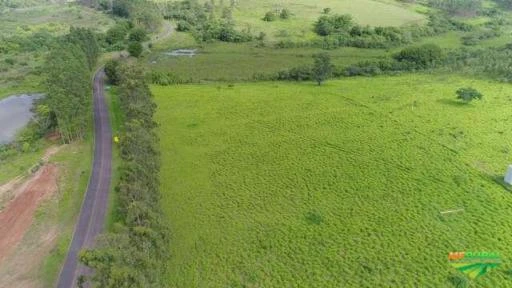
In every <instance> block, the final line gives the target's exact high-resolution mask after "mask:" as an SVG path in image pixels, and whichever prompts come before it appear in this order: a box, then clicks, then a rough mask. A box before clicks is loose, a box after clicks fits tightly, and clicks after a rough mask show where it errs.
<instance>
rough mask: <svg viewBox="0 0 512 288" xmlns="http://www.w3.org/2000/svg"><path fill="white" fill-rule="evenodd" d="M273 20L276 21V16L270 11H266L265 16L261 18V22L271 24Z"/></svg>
mask: <svg viewBox="0 0 512 288" xmlns="http://www.w3.org/2000/svg"><path fill="white" fill-rule="evenodd" d="M274 20H276V14H274V12H272V11H268V12H267V13H265V16H263V21H267V22H272V21H274Z"/></svg>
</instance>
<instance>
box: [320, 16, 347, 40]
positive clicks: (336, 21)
mask: <svg viewBox="0 0 512 288" xmlns="http://www.w3.org/2000/svg"><path fill="white" fill-rule="evenodd" d="M352 25H353V23H352V16H350V15H349V14H344V15H322V16H320V18H318V20H317V21H316V22H315V32H316V33H317V34H318V35H320V36H328V35H331V34H333V33H339V32H346V31H348V30H349V29H350V27H351V26H352Z"/></svg>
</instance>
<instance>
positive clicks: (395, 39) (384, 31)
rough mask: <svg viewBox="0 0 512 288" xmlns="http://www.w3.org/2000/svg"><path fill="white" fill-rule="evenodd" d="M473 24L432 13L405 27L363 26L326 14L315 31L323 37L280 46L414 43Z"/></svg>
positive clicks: (343, 17) (360, 45)
mask: <svg viewBox="0 0 512 288" xmlns="http://www.w3.org/2000/svg"><path fill="white" fill-rule="evenodd" d="M472 29H473V26H471V25H469V24H466V23H463V22H459V21H456V20H453V19H449V17H446V16H444V15H439V14H431V15H429V22H428V24H427V25H408V26H404V27H380V26H378V27H370V26H361V25H358V24H356V23H354V22H353V21H352V17H351V16H350V15H337V14H334V15H331V14H327V15H322V16H320V18H319V19H318V20H317V21H316V22H315V25H314V30H315V32H316V33H317V34H318V35H319V36H322V37H321V38H320V39H314V40H311V41H299V42H294V41H290V40H282V41H279V42H277V44H276V47H277V48H301V47H318V48H323V49H336V48H338V47H358V48H381V49H385V48H392V47H397V46H401V45H405V44H410V43H413V42H414V41H417V40H418V39H420V38H422V37H428V36H434V35H437V34H441V33H444V32H447V31H450V30H459V31H471V30H472Z"/></svg>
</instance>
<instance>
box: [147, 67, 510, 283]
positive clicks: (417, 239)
mask: <svg viewBox="0 0 512 288" xmlns="http://www.w3.org/2000/svg"><path fill="white" fill-rule="evenodd" d="M468 85H470V86H473V87H475V88H477V89H478V90H480V91H481V92H482V93H483V94H484V95H485V96H484V100H482V101H480V102H474V103H471V104H469V105H463V104H460V103H459V102H457V101H455V90H456V89H458V88H459V87H464V86H468ZM152 90H153V92H154V94H155V100H156V102H157V104H158V112H157V121H158V122H159V123H160V128H159V134H160V137H161V143H160V146H161V151H162V163H163V165H162V170H161V181H162V184H161V185H162V188H161V191H162V193H163V202H162V203H163V204H164V209H165V211H166V213H167V215H168V216H169V218H170V223H171V225H172V227H171V228H172V235H173V239H172V241H171V244H170V245H171V249H172V255H173V256H172V259H171V261H170V263H169V265H170V266H169V275H168V278H169V285H170V287H453V286H452V285H451V284H450V283H449V281H448V280H447V279H448V277H449V276H450V275H453V273H456V272H455V271H454V270H452V268H450V266H449V265H448V263H447V255H448V252H450V251H470V250H471V251H496V252H499V253H501V255H502V258H503V264H502V266H500V268H498V269H496V270H492V271H491V272H490V273H488V274H487V275H485V276H484V277H481V278H480V279H478V280H476V281H474V283H473V285H472V287H508V286H507V285H510V283H511V282H510V276H507V275H508V274H507V271H508V270H509V269H511V268H512V265H511V264H510V263H511V262H510V260H511V256H510V255H511V253H512V248H511V245H510V244H511V243H512V234H511V233H510V229H511V228H512V226H511V225H510V221H509V219H510V218H511V217H512V209H511V207H512V197H511V195H510V192H508V191H506V190H505V189H504V188H502V187H501V186H500V185H498V184H497V183H496V182H495V178H496V177H499V176H501V175H502V174H503V172H504V170H505V169H506V165H507V164H509V163H510V158H511V150H510V148H511V145H512V142H510V139H509V137H507V136H506V135H507V132H506V131H508V130H510V124H509V123H510V113H509V110H510V109H509V106H510V105H511V104H512V98H511V96H510V95H512V87H511V86H510V85H507V84H500V83H495V82H488V81H484V80H478V79H470V78H463V77H458V76H448V75H406V76H399V77H377V78H373V79H369V78H350V79H344V80H338V81H330V82H328V83H327V85H325V86H322V87H316V86H315V85H314V84H313V83H301V84H296V83H258V84H251V83H246V84H235V85H234V86H231V87H229V86H226V85H221V84H210V85H182V86H169V87H160V86H153V87H152ZM454 208H464V209H465V211H464V212H463V213H460V214H454V215H450V216H447V217H442V216H440V213H439V212H440V211H443V210H449V209H454Z"/></svg>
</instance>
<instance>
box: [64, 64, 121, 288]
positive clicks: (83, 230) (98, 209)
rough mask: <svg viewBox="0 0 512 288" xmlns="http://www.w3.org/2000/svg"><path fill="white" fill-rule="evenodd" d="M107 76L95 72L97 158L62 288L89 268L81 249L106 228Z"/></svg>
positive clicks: (108, 154)
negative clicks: (82, 262) (80, 259)
mask: <svg viewBox="0 0 512 288" xmlns="http://www.w3.org/2000/svg"><path fill="white" fill-rule="evenodd" d="M104 78H105V73H104V72H103V70H99V71H98V72H96V75H95V76H94V87H93V88H94V89H93V92H94V160H93V167H92V174H91V178H90V179H89V185H88V187H87V192H86V194H85V198H84V202H83V203H82V209H81V211H80V216H79V219H78V223H77V224H76V226H75V232H74V234H73V240H72V241H71V246H70V247H69V251H68V255H67V257H66V262H65V263H64V266H63V267H62V270H61V272H60V276H59V280H58V284H57V287H60V288H71V287H76V280H77V278H78V276H79V275H82V274H86V273H87V272H88V271H87V269H86V267H85V266H83V265H80V264H79V263H78V253H79V252H80V250H81V249H82V248H85V247H92V246H93V245H94V240H95V238H96V236H98V234H99V233H100V232H101V231H102V230H103V224H104V222H105V213H106V211H107V207H108V194H109V192H110V178H111V173H112V130H111V127H110V120H109V114H108V109H107V105H106V104H105V97H104V95H103V93H104V87H103V82H104Z"/></svg>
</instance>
